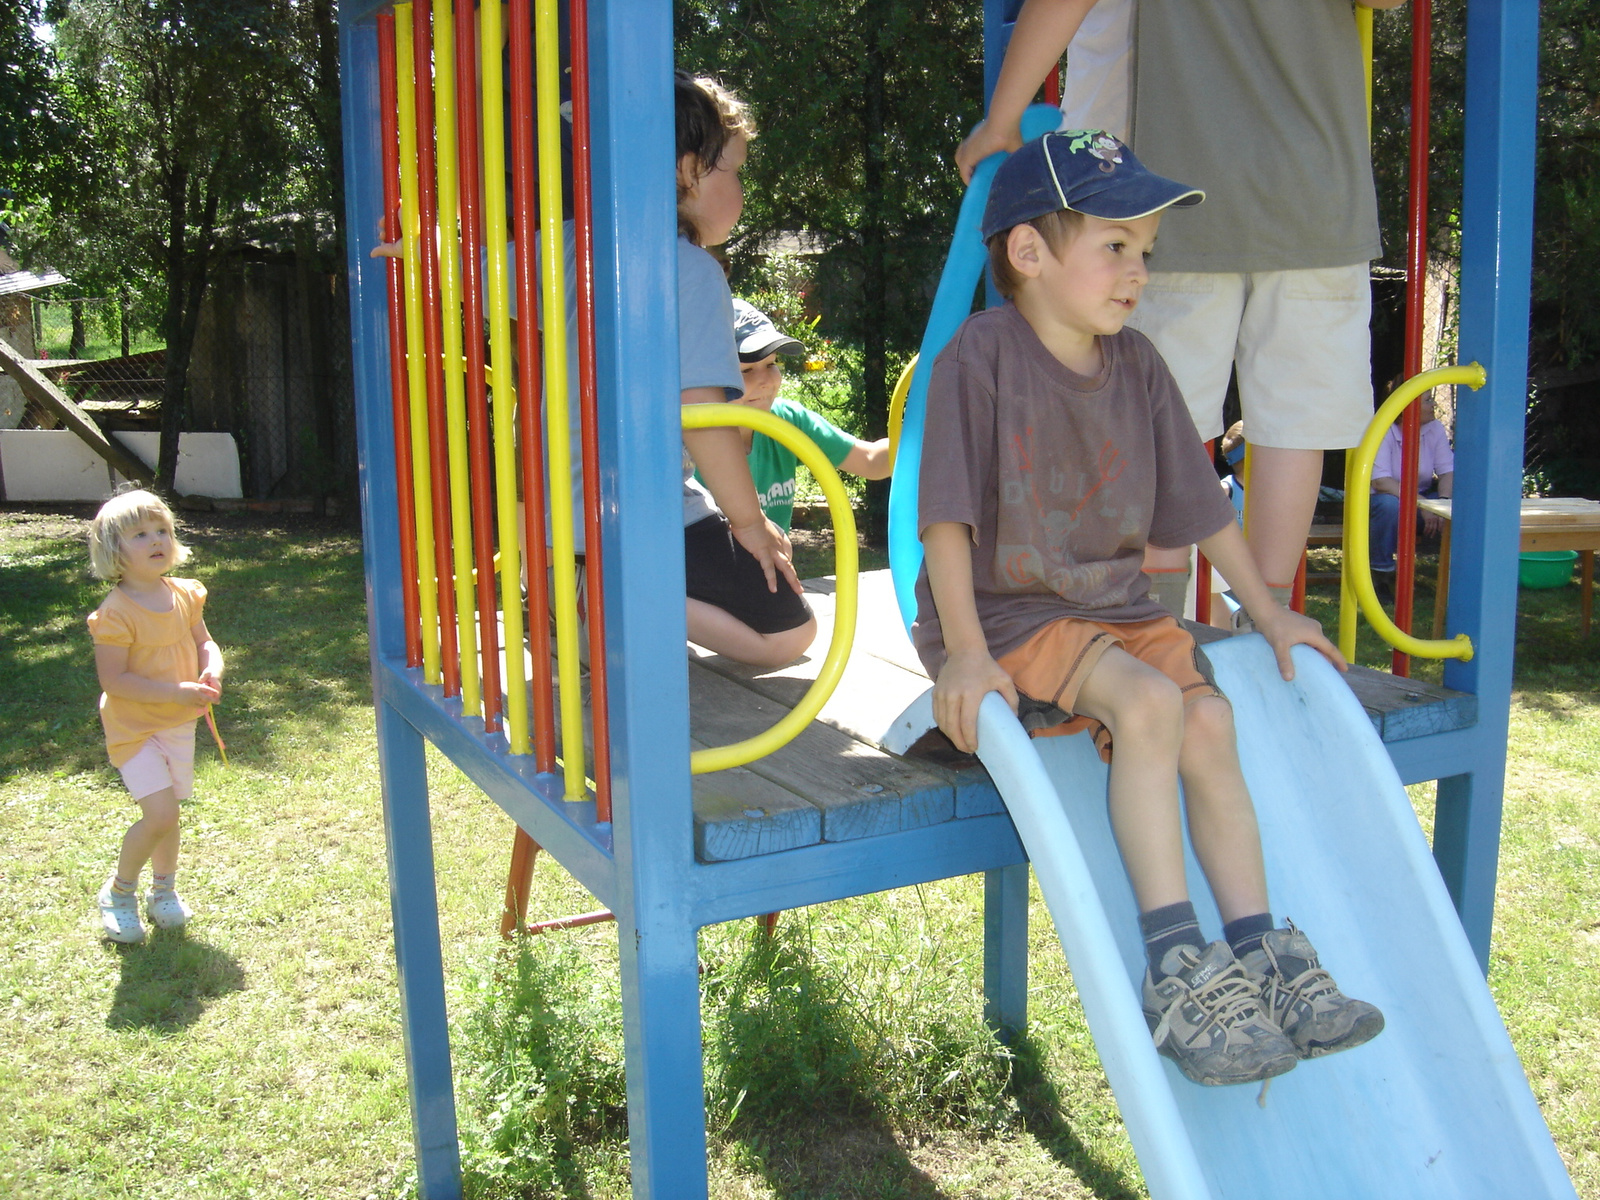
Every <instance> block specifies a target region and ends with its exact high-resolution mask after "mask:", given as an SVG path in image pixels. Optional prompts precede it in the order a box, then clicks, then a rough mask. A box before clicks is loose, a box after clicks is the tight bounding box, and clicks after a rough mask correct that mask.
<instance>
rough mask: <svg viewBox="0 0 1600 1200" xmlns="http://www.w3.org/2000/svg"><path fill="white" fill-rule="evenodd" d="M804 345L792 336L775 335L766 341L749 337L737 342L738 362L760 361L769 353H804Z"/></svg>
mask: <svg viewBox="0 0 1600 1200" xmlns="http://www.w3.org/2000/svg"><path fill="white" fill-rule="evenodd" d="M805 352H806V348H805V346H804V345H803V344H802V343H800V342H798V341H796V340H795V339H794V338H792V337H782V336H780V337H777V338H773V339H771V340H768V341H757V340H756V339H754V338H751V339H750V340H748V341H744V342H740V343H739V361H740V362H760V361H761V360H762V359H763V358H765V357H767V355H769V354H804V353H805Z"/></svg>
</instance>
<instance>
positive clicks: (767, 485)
mask: <svg viewBox="0 0 1600 1200" xmlns="http://www.w3.org/2000/svg"><path fill="white" fill-rule="evenodd" d="M772 415H773V416H775V417H782V418H783V419H784V420H785V421H787V422H789V424H791V425H793V426H794V427H795V428H796V429H798V430H799V431H800V432H801V433H803V434H805V435H806V436H807V437H808V438H810V439H811V440H812V441H813V442H815V443H816V444H817V446H818V448H820V449H821V451H822V453H823V454H824V455H825V456H826V457H827V459H828V461H829V462H831V463H832V464H833V465H834V466H836V467H837V466H838V465H839V464H840V463H842V462H844V460H845V459H846V458H848V457H849V456H850V451H851V450H853V449H854V448H855V444H856V441H855V439H854V438H853V437H851V436H850V435H849V434H848V433H846V432H845V431H844V430H842V429H840V428H839V427H838V426H837V425H835V424H833V422H831V421H829V420H828V419H827V418H826V417H821V416H818V415H817V414H816V413H814V412H812V411H811V410H810V409H809V408H805V407H804V406H802V405H799V404H795V403H794V402H793V401H790V400H782V399H779V400H774V401H773V402H772ZM799 463H800V460H799V459H798V458H796V457H795V455H794V454H793V452H791V451H790V450H789V448H788V447H786V446H782V445H779V444H778V443H777V442H775V441H773V440H772V439H771V438H769V437H768V436H767V435H766V434H764V433H758V434H755V435H754V436H753V437H752V439H751V441H750V478H751V479H753V480H754V481H755V485H756V496H757V497H759V498H760V500H761V512H762V514H763V515H764V516H765V517H766V518H767V519H768V520H769V521H771V522H772V523H773V524H774V525H776V526H777V527H778V528H779V529H782V530H783V531H784V532H786V533H787V532H788V530H789V522H790V521H791V520H792V519H793V518H794V469H795V467H797V466H798V465H799Z"/></svg>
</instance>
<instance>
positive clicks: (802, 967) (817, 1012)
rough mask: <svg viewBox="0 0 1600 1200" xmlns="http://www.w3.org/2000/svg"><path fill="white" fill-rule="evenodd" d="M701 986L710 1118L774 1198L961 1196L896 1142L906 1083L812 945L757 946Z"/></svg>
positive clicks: (780, 942) (778, 941)
mask: <svg viewBox="0 0 1600 1200" xmlns="http://www.w3.org/2000/svg"><path fill="white" fill-rule="evenodd" d="M702 982H703V987H704V991H705V1000H706V1007H707V1008H708V1009H709V1010H710V1012H709V1013H708V1016H709V1017H710V1021H709V1028H708V1030H707V1033H708V1037H707V1046H706V1051H707V1054H706V1057H707V1067H708V1069H709V1072H710V1085H711V1086H710V1092H711V1095H710V1097H709V1101H710V1103H709V1104H708V1108H709V1110H710V1114H709V1115H710V1117H711V1120H712V1122H713V1123H716V1122H718V1121H719V1120H720V1121H721V1122H722V1123H723V1126H724V1132H723V1134H722V1136H723V1138H724V1140H726V1141H728V1142H731V1143H735V1144H737V1145H738V1147H739V1150H740V1158H741V1159H742V1160H743V1163H744V1165H745V1166H746V1167H747V1168H748V1169H751V1170H754V1171H755V1172H757V1173H759V1174H760V1175H761V1176H762V1178H763V1179H765V1180H766V1182H767V1184H768V1185H769V1186H770V1187H771V1188H772V1191H773V1194H774V1195H776V1196H779V1197H784V1198H785V1200H812V1198H820V1197H824V1196H862V1195H870V1196H883V1197H904V1198H906V1200H937V1198H939V1197H944V1196H947V1195H950V1193H948V1192H945V1191H944V1190H942V1189H941V1188H940V1187H939V1186H938V1184H937V1183H936V1182H935V1181H934V1180H933V1179H932V1178H931V1177H930V1176H929V1175H928V1174H927V1173H926V1172H924V1171H923V1170H921V1169H920V1168H919V1167H917V1166H916V1165H915V1164H914V1163H913V1162H912V1161H911V1160H910V1159H909V1158H908V1157H907V1156H906V1153H905V1151H904V1149H903V1148H902V1147H901V1145H900V1143H899V1141H898V1140H897V1139H896V1136H895V1134H896V1130H895V1128H894V1126H893V1124H892V1123H891V1122H890V1120H889V1119H888V1114H889V1113H890V1112H893V1111H895V1108H896V1104H895V1097H894V1094H893V1093H894V1091H895V1083H896V1081H894V1080H890V1079H886V1078H884V1077H883V1073H882V1070H881V1068H882V1067H883V1066H884V1065H885V1063H884V1062H883V1058H884V1056H883V1054H882V1052H881V1050H879V1048H878V1047H877V1046H876V1045H874V1040H875V1039H873V1038H871V1036H870V1031H869V1028H868V1027H867V1026H866V1025H865V1024H864V1023H863V1022H862V1020H861V1018H860V1016H859V1014H858V1012H857V1011H856V1006H855V1004H854V1003H852V1001H851V1000H850V998H848V997H847V995H846V990H845V988H844V986H843V983H842V981H841V980H840V979H839V978H838V977H837V976H836V975H835V974H834V973H833V972H831V971H829V970H828V969H827V968H826V967H824V966H820V965H819V964H818V963H817V962H816V961H815V959H814V958H813V956H812V954H811V951H810V948H809V947H808V946H806V945H805V944H804V942H803V940H802V939H800V938H798V937H794V936H784V935H783V934H781V933H780V934H779V935H777V936H774V937H758V940H757V943H756V945H755V946H754V947H753V948H752V950H751V951H750V953H749V954H747V955H745V956H744V957H743V958H741V959H737V960H734V961H732V962H730V963H728V964H726V965H725V967H722V968H713V969H712V970H710V971H708V972H707V974H706V976H705V977H704V978H703V981H702ZM902 1115H906V1114H902ZM918 1115H921V1114H918Z"/></svg>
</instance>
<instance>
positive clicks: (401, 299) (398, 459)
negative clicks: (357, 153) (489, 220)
mask: <svg viewBox="0 0 1600 1200" xmlns="http://www.w3.org/2000/svg"><path fill="white" fill-rule="evenodd" d="M399 94H400V93H399V90H398V84H397V82H396V79H395V59H394V14H393V13H381V14H379V16H378V116H379V119H380V121H381V122H382V134H383V136H382V137H381V138H380V139H379V140H380V142H381V143H382V149H383V229H382V231H381V234H380V236H381V237H382V238H383V240H384V241H386V242H395V241H399V240H400V124H399V107H400V102H399ZM386 276H387V281H388V290H389V394H390V397H391V405H392V410H393V416H392V417H391V418H390V420H391V422H392V424H393V426H394V462H395V489H396V493H397V499H398V502H399V510H400V511H399V517H400V604H401V609H402V611H403V612H404V614H405V625H406V666H408V667H420V666H421V665H422V620H421V617H420V615H419V613H420V610H421V601H420V599H419V598H418V595H417V518H416V509H415V507H414V503H415V501H414V499H413V495H414V494H413V491H412V487H411V418H410V407H411V406H410V400H409V397H410V394H411V393H410V389H409V388H408V387H407V381H406V313H405V282H404V280H405V268H404V264H403V263H402V262H401V260H400V259H398V258H394V257H391V258H389V259H388V260H387V267H386Z"/></svg>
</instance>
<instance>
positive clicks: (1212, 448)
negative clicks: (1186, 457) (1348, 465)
mask: <svg viewBox="0 0 1600 1200" xmlns="http://www.w3.org/2000/svg"><path fill="white" fill-rule="evenodd" d="M1050 78H1051V79H1054V80H1056V88H1057V90H1058V91H1059V90H1060V87H1061V82H1060V73H1059V71H1052V72H1051V74H1050ZM1046 86H1047V87H1048V83H1047V85H1046ZM1206 457H1207V458H1209V459H1210V460H1211V461H1212V462H1215V461H1216V459H1217V439H1216V438H1212V439H1211V440H1210V441H1208V442H1206ZM1194 619H1195V622H1196V623H1197V624H1200V625H1209V624H1211V564H1210V562H1208V561H1207V560H1206V556H1205V555H1204V554H1203V553H1201V551H1200V548H1199V547H1198V546H1197V547H1195V552H1194Z"/></svg>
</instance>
